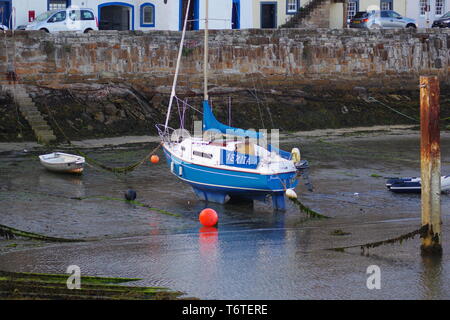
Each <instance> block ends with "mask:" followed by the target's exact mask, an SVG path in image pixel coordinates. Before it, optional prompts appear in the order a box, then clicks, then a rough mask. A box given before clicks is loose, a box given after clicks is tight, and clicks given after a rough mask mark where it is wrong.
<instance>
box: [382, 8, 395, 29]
mask: <svg viewBox="0 0 450 320" xmlns="http://www.w3.org/2000/svg"><path fill="white" fill-rule="evenodd" d="M380 17H381V18H380V26H381V27H382V28H386V29H390V28H395V23H394V17H393V15H392V11H381V13H380Z"/></svg>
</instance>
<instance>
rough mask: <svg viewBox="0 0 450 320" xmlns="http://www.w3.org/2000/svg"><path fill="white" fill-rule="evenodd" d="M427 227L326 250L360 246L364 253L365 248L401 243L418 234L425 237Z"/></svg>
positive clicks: (343, 249) (340, 249)
mask: <svg viewBox="0 0 450 320" xmlns="http://www.w3.org/2000/svg"><path fill="white" fill-rule="evenodd" d="M428 229H429V226H428V224H426V225H424V226H422V227H420V228H419V229H417V230H414V231H412V232H409V233H405V234H403V235H401V236H399V237H395V238H391V239H387V240H382V241H376V242H370V243H366V244H358V245H353V246H347V247H338V248H328V249H326V250H333V251H341V252H344V251H345V249H350V248H358V247H360V248H361V251H362V252H363V253H364V252H365V250H369V249H370V248H376V247H379V246H382V245H386V244H394V243H400V244H402V242H403V241H406V240H410V239H413V238H414V237H415V236H417V235H420V237H421V238H423V237H425V236H426V235H427V233H428Z"/></svg>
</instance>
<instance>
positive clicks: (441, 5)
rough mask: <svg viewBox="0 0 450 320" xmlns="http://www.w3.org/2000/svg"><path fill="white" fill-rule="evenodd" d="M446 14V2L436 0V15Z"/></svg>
mask: <svg viewBox="0 0 450 320" xmlns="http://www.w3.org/2000/svg"><path fill="white" fill-rule="evenodd" d="M444 13H445V1H444V0H436V15H437V16H442V15H443V14H444Z"/></svg>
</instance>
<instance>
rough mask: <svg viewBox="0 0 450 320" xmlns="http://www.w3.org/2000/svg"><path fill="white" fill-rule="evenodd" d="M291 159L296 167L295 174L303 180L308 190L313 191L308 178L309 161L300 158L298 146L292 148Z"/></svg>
mask: <svg viewBox="0 0 450 320" xmlns="http://www.w3.org/2000/svg"><path fill="white" fill-rule="evenodd" d="M291 159H292V161H293V162H294V165H295V168H296V169H297V176H301V177H302V178H303V179H304V181H305V186H306V187H307V188H308V191H311V192H312V191H313V185H312V183H311V180H310V179H309V163H308V160H302V157H301V154H300V150H299V149H298V148H292V150H291Z"/></svg>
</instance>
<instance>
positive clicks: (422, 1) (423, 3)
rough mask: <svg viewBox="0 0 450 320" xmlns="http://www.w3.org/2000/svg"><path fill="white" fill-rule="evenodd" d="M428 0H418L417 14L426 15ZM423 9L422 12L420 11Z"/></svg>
mask: <svg viewBox="0 0 450 320" xmlns="http://www.w3.org/2000/svg"><path fill="white" fill-rule="evenodd" d="M427 8H428V0H419V15H420V16H421V17H425V16H426V15H427V12H428V11H427ZM422 9H423V13H422Z"/></svg>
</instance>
